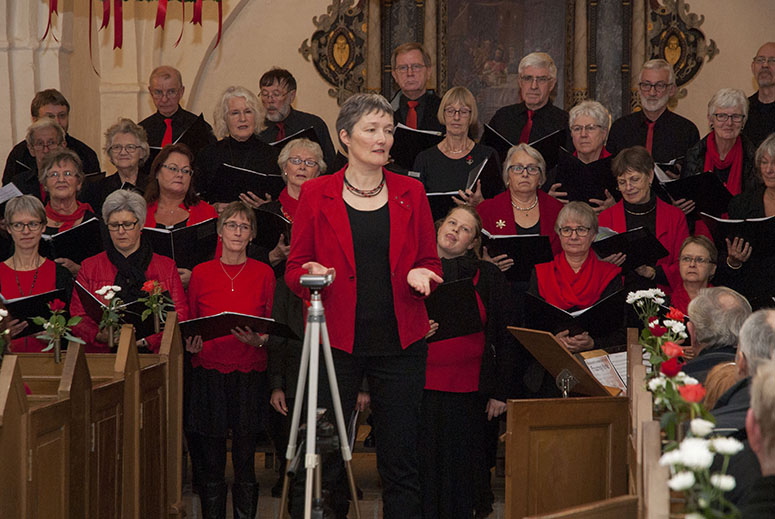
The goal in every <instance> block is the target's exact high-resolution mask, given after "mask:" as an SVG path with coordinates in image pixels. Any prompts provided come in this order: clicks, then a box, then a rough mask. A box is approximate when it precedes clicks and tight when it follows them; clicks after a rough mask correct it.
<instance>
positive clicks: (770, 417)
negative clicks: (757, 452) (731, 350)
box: [751, 361, 775, 456]
mask: <svg viewBox="0 0 775 519" xmlns="http://www.w3.org/2000/svg"><path fill="white" fill-rule="evenodd" d="M751 409H752V410H753V415H754V416H755V417H756V421H757V422H759V428H760V429H761V432H762V439H763V440H764V452H765V453H766V455H767V456H772V454H773V453H774V452H775V362H773V361H770V362H762V363H761V365H760V366H759V368H758V369H757V370H756V375H755V376H754V377H753V382H752V384H751Z"/></svg>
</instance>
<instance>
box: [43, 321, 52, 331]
mask: <svg viewBox="0 0 775 519" xmlns="http://www.w3.org/2000/svg"><path fill="white" fill-rule="evenodd" d="M49 326H51V323H50V322H48V321H46V322H45V323H43V329H44V330H48V327H49Z"/></svg>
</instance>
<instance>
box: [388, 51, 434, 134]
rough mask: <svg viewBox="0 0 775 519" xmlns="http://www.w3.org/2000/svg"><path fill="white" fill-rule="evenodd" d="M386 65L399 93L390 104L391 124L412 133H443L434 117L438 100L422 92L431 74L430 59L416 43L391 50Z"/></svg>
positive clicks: (431, 93)
mask: <svg viewBox="0 0 775 519" xmlns="http://www.w3.org/2000/svg"><path fill="white" fill-rule="evenodd" d="M390 65H391V67H392V68H393V72H392V75H393V79H394V80H395V82H396V83H397V84H398V88H400V89H401V91H400V92H399V94H398V95H397V96H396V97H395V98H394V99H393V102H392V103H391V104H392V106H393V116H394V119H395V121H396V122H397V123H401V124H405V125H406V126H408V127H410V128H414V129H416V130H433V131H437V132H442V133H444V132H445V131H446V130H445V128H444V126H442V124H441V123H440V122H439V117H438V111H439V105H441V98H439V96H437V95H436V94H435V93H434V92H433V91H432V90H426V89H425V86H426V83H427V82H428V76H429V75H430V71H431V57H430V55H429V54H428V52H427V51H426V50H425V48H424V47H423V46H422V45H421V44H419V43H416V42H409V43H404V44H403V45H399V46H398V47H396V48H395V49H394V50H393V55H392V56H391V57H390Z"/></svg>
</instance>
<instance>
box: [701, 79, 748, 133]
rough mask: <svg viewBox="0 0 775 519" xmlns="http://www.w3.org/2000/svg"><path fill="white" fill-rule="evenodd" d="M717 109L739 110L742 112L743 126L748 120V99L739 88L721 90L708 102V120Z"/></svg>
mask: <svg viewBox="0 0 775 519" xmlns="http://www.w3.org/2000/svg"><path fill="white" fill-rule="evenodd" d="M719 108H740V109H741V110H742V111H743V116H744V118H743V125H745V121H746V120H747V119H748V98H747V97H745V93H744V92H743V91H742V90H740V89H739V88H722V89H720V90H718V91H717V92H716V93H715V94H713V97H711V98H710V101H708V119H710V118H711V117H713V114H714V113H715V112H716V110H717V109H719Z"/></svg>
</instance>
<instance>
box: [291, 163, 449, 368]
mask: <svg viewBox="0 0 775 519" xmlns="http://www.w3.org/2000/svg"><path fill="white" fill-rule="evenodd" d="M383 171H384V173H385V183H386V187H387V190H388V195H389V198H388V209H389V211H390V268H391V272H392V276H393V283H392V285H393V286H392V288H393V306H394V310H395V313H396V321H397V322H398V334H399V337H400V339H401V347H402V348H406V347H407V346H409V345H410V344H412V343H414V342H416V341H418V340H420V339H422V338H423V337H424V336H425V334H426V333H427V332H428V329H429V327H428V314H427V313H426V311H425V304H424V303H423V300H422V296H421V295H419V294H418V293H417V292H415V291H414V290H412V288H411V287H410V286H409V284H408V283H407V282H406V275H407V274H408V273H409V271H410V270H411V269H413V268H416V267H425V268H428V269H430V270H432V271H433V272H435V273H436V274H438V275H439V276H441V261H440V260H439V257H438V255H437V252H436V232H435V230H434V227H433V217H432V216H431V210H430V206H429V205H428V199H427V197H426V196H425V190H424V189H423V187H422V184H420V182H418V181H417V180H414V179H413V178H409V177H406V176H403V175H398V174H395V173H391V172H389V171H387V170H383ZM343 186H344V169H342V170H340V171H339V172H337V173H335V174H333V175H325V176H322V177H318V178H315V179H312V180H309V181H307V182H305V183H304V185H303V186H302V189H301V196H300V197H299V202H300V203H299V209H298V211H297V212H296V216H295V218H294V221H293V233H292V238H291V251H290V254H289V256H288V261H287V265H286V271H285V280H286V282H287V283H288V286H289V287H290V289H291V290H293V291H294V292H295V293H296V294H297V295H299V296H300V297H302V298H305V299H308V298H309V292H308V291H307V290H306V289H303V288H302V286H301V284H300V283H299V278H300V277H301V276H302V275H303V274H306V273H307V271H306V270H305V269H303V268H301V266H302V265H303V264H304V263H306V262H308V261H316V262H318V263H320V264H321V265H324V266H326V267H333V268H334V269H336V279H335V280H334V282H333V283H332V284H331V286H329V287H327V288H326V289H325V290H324V291H323V294H322V298H323V304H324V305H325V309H326V314H327V315H328V316H329V319H328V333H329V338H330V340H331V345H332V346H333V347H335V348H338V349H340V350H344V351H346V352H348V353H352V350H353V340H354V337H355V302H356V279H355V253H354V251H353V238H352V231H351V229H350V220H349V218H348V216H347V208H346V207H345V203H344V200H343V199H342V189H343ZM432 288H433V287H432Z"/></svg>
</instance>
